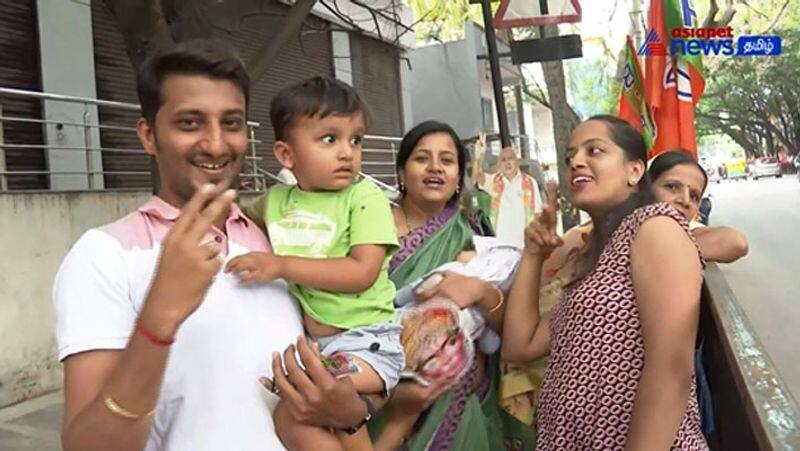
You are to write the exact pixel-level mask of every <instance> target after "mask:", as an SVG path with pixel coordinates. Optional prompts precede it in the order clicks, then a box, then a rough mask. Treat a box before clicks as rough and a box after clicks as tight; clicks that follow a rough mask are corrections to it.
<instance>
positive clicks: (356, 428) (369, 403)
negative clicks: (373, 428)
mask: <svg viewBox="0 0 800 451" xmlns="http://www.w3.org/2000/svg"><path fill="white" fill-rule="evenodd" d="M358 397H359V398H361V400H362V401H364V404H366V406H367V415H366V416H365V417H364V419H363V420H361V421H360V422H359V423H358V424H356V425H355V426H350V427H348V428H342V429H341V431H342V432H344V433H346V434H350V435H353V434H355V433H356V432H358V431H359V429H361V428H362V427H364V425H365V424H367V423H368V422H369V420H371V419H372V415H373V414H374V413H375V405H374V404H372V401H370V399H369V398H368V397H367V396H364V395H358Z"/></svg>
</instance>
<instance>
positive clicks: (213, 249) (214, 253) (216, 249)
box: [200, 241, 222, 260]
mask: <svg viewBox="0 0 800 451" xmlns="http://www.w3.org/2000/svg"><path fill="white" fill-rule="evenodd" d="M200 248H201V249H202V250H203V257H204V258H205V259H206V260H211V259H214V258H217V257H218V256H219V254H220V252H222V246H220V245H219V244H218V243H216V242H214V241H210V242H208V243H205V244H203V245H201V246H200Z"/></svg>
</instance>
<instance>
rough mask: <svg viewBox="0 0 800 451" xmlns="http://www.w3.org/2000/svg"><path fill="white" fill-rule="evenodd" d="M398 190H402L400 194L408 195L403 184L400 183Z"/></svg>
mask: <svg viewBox="0 0 800 451" xmlns="http://www.w3.org/2000/svg"><path fill="white" fill-rule="evenodd" d="M397 188H398V189H399V190H400V194H405V193H406V186H405V185H403V182H400V183H399V184H398V187H397Z"/></svg>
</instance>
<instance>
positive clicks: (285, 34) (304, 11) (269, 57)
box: [247, 0, 317, 83]
mask: <svg viewBox="0 0 800 451" xmlns="http://www.w3.org/2000/svg"><path fill="white" fill-rule="evenodd" d="M315 3H317V0H297V2H295V4H294V6H293V7H292V10H291V11H289V14H288V15H287V16H286V19H284V21H283V26H282V27H281V30H280V31H279V32H278V33H277V34H276V35H275V37H274V38H273V39H272V40H271V41H269V42H266V43H264V45H263V46H262V47H261V48H260V49H258V51H257V52H256V53H255V57H254V58H253V59H252V60H251V61H248V62H247V66H248V72H250V78H251V79H252V80H253V83H255V82H256V81H257V80H258V79H259V78H261V77H262V76H263V75H264V74H265V73H266V72H267V70H268V69H269V68H270V66H271V65H272V64H273V63H274V62H275V60H276V59H277V57H278V52H280V50H281V48H283V46H284V45H285V44H286V43H287V42H289V39H291V38H292V37H293V36H297V34H298V33H299V32H300V27H302V26H303V21H304V20H305V18H306V16H307V15H308V13H310V12H311V8H313V7H314V4H315Z"/></svg>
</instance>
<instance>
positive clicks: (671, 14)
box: [640, 0, 705, 158]
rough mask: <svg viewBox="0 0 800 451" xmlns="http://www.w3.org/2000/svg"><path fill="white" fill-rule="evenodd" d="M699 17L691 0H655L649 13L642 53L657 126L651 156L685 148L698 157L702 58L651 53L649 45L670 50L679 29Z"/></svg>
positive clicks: (647, 100)
mask: <svg viewBox="0 0 800 451" xmlns="http://www.w3.org/2000/svg"><path fill="white" fill-rule="evenodd" d="M696 22H697V14H696V13H695V10H694V9H693V8H692V6H691V1H690V0H652V1H651V3H650V10H649V11H648V29H649V31H648V39H647V41H646V42H645V45H643V46H642V49H641V50H640V52H641V53H644V55H645V77H644V78H645V81H644V86H645V88H644V92H645V103H646V104H647V105H648V106H649V108H650V114H651V117H652V119H653V125H654V139H653V147H652V148H651V149H650V152H649V155H648V156H649V157H650V158H652V157H654V156H656V155H658V154H659V153H661V152H664V151H667V150H670V149H677V148H683V149H686V150H688V151H690V152H691V153H692V154H694V156H695V158H696V157H697V137H696V133H695V126H694V109H695V106H696V105H697V102H698V101H699V100H700V97H701V96H702V95H703V91H704V90H705V79H704V78H703V73H702V71H703V60H702V58H701V56H700V55H682V54H675V55H669V54H668V53H667V52H653V51H649V50H650V48H651V47H645V46H647V45H648V43H649V42H650V43H652V42H655V41H656V40H660V42H661V44H662V45H663V46H664V47H665V48H669V47H670V46H669V42H670V38H671V32H672V30H673V29H675V28H691V27H694V26H695V25H696Z"/></svg>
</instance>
